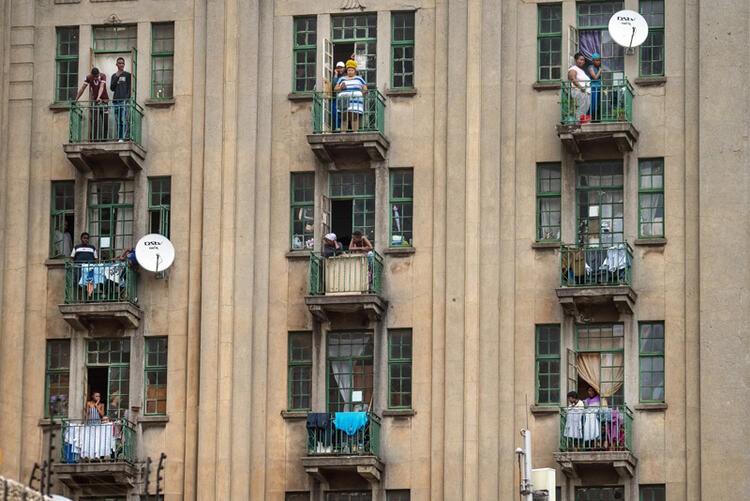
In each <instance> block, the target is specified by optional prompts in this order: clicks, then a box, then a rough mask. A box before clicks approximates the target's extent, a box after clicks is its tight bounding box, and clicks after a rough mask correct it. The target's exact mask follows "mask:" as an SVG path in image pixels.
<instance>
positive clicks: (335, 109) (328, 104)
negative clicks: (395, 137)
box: [307, 90, 390, 163]
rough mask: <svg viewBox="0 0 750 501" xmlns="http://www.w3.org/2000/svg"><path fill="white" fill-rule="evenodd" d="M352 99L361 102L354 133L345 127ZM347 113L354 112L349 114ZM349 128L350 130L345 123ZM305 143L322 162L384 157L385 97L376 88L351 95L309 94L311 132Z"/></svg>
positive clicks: (386, 143)
mask: <svg viewBox="0 0 750 501" xmlns="http://www.w3.org/2000/svg"><path fill="white" fill-rule="evenodd" d="M355 99H358V100H362V101H363V108H364V112H363V113H362V114H361V115H358V117H359V118H358V122H359V128H358V131H357V132H349V131H347V130H345V127H347V123H346V116H345V115H346V114H345V113H341V110H345V109H348V108H349V107H350V106H351V103H353V102H354V101H355ZM350 115H355V116H357V115H356V114H354V113H351V114H350ZM348 128H349V129H352V127H351V124H349V127H348ZM307 142H308V143H309V144H310V147H312V149H313V152H314V153H315V155H317V157H318V158H319V159H320V160H322V161H323V162H326V163H330V162H334V161H336V160H337V159H342V158H346V159H347V160H375V161H382V160H385V157H386V154H387V153H388V148H389V147H390V141H388V139H387V138H386V137H385V98H384V97H383V95H382V94H381V93H380V92H378V91H377V90H371V91H369V92H367V93H366V94H365V95H364V96H362V97H356V98H352V97H351V93H349V92H339V93H324V92H316V93H314V94H313V132H312V134H308V136H307Z"/></svg>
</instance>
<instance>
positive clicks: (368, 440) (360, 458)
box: [302, 412, 385, 481]
mask: <svg viewBox="0 0 750 501" xmlns="http://www.w3.org/2000/svg"><path fill="white" fill-rule="evenodd" d="M306 451H307V455H306V456H305V457H303V458H302V466H304V468H305V471H306V472H307V473H308V474H309V475H311V476H313V477H315V478H317V479H318V480H322V481H326V479H327V477H329V476H331V475H335V474H336V472H341V471H349V472H355V473H357V474H359V475H360V476H361V477H363V478H364V479H365V480H368V481H379V480H380V476H381V474H382V473H383V470H384V468H385V465H384V464H383V462H382V461H381V459H380V457H379V456H380V417H379V416H378V415H377V414H375V413H374V412H336V413H310V414H308V416H307V444H306Z"/></svg>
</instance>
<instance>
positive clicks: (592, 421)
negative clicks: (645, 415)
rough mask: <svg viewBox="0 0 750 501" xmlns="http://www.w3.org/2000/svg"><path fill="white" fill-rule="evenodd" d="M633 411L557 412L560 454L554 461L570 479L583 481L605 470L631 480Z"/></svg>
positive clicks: (635, 461)
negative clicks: (597, 471)
mask: <svg viewBox="0 0 750 501" xmlns="http://www.w3.org/2000/svg"><path fill="white" fill-rule="evenodd" d="M632 438H633V411H632V410H631V409H630V408H629V407H627V406H626V405H620V406H613V407H602V408H599V407H589V408H586V409H584V408H583V407H562V408H560V451H559V452H556V453H555V454H554V456H555V460H556V461H557V462H558V464H559V465H560V467H561V468H562V470H563V472H564V473H565V475H567V476H568V477H570V478H575V479H578V478H586V476H587V473H590V472H592V471H594V470H599V471H601V470H607V471H608V472H609V473H615V474H617V476H618V478H619V479H621V480H624V479H629V478H632V477H633V476H634V475H635V468H636V466H637V464H638V459H637V458H636V457H635V456H634V455H633V453H632V449H631V443H632Z"/></svg>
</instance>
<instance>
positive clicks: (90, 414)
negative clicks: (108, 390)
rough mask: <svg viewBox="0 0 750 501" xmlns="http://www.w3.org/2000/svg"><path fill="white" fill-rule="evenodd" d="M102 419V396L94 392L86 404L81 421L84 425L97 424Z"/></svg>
mask: <svg viewBox="0 0 750 501" xmlns="http://www.w3.org/2000/svg"><path fill="white" fill-rule="evenodd" d="M103 417H104V402H102V394H101V393H99V392H98V391H95V392H94V393H92V394H91V400H89V401H88V402H86V412H85V413H84V415H83V419H84V421H85V422H86V424H99V423H100V422H101V421H102V418H103Z"/></svg>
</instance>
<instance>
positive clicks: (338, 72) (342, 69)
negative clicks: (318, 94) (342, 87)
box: [331, 61, 346, 132]
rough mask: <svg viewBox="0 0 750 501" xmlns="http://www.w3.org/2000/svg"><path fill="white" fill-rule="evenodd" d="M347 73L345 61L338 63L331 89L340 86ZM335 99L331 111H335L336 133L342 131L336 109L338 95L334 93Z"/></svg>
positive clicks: (332, 101)
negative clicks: (340, 81)
mask: <svg viewBox="0 0 750 501" xmlns="http://www.w3.org/2000/svg"><path fill="white" fill-rule="evenodd" d="M345 73H346V67H345V65H344V61H339V62H338V63H336V68H335V69H334V70H333V76H332V77H331V88H332V89H335V88H336V85H338V83H339V80H340V79H341V78H342V77H343V76H344V74H345ZM331 94H332V95H333V99H331V111H333V120H334V123H335V125H334V128H333V130H335V131H336V132H338V131H339V129H341V115H339V113H338V110H337V109H336V93H335V92H332V93H331Z"/></svg>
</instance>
